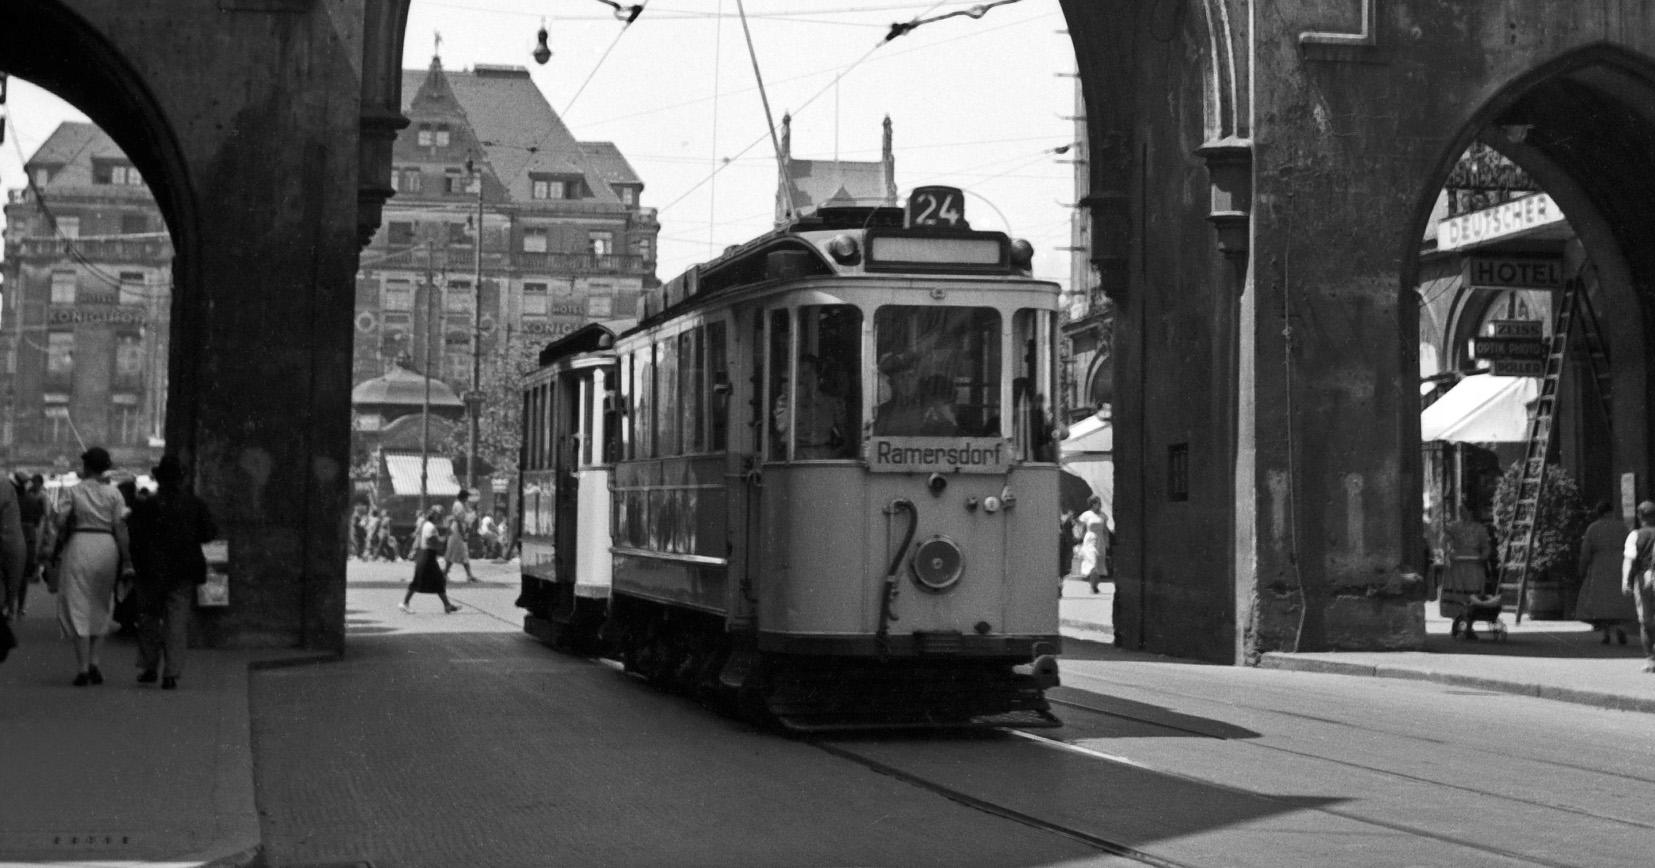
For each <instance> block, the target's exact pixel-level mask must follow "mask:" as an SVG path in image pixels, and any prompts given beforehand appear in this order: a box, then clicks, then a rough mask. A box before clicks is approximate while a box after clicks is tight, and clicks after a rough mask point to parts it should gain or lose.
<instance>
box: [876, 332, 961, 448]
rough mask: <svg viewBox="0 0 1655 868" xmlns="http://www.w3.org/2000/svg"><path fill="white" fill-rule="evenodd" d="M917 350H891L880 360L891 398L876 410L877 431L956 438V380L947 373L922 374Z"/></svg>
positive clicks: (957, 425) (886, 433)
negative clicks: (891, 351) (909, 351)
mask: <svg viewBox="0 0 1655 868" xmlns="http://www.w3.org/2000/svg"><path fill="white" fill-rule="evenodd" d="M917 362H918V358H917V356H916V354H914V353H908V352H894V353H887V354H886V355H885V357H884V358H882V359H880V360H879V373H880V374H881V375H883V377H884V385H885V389H884V390H883V391H886V392H888V395H889V397H888V398H886V400H885V401H884V402H883V403H881V404H880V405H879V407H878V408H876V409H875V411H874V423H873V430H874V433H875V434H885V435H897V436H910V437H915V436H917V437H952V436H954V435H955V434H958V433H959V420H958V418H957V417H956V415H955V412H954V383H953V381H952V380H951V379H950V378H949V377H948V375H947V374H942V373H935V372H933V373H930V374H925V375H924V376H921V375H920V371H919V368H918V364H917Z"/></svg>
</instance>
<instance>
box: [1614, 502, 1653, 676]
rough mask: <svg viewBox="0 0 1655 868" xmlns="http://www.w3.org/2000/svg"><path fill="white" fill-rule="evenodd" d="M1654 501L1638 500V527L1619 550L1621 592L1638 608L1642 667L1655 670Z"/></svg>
mask: <svg viewBox="0 0 1655 868" xmlns="http://www.w3.org/2000/svg"><path fill="white" fill-rule="evenodd" d="M1651 569H1655V501H1649V500H1646V501H1644V502H1643V503H1640V504H1638V529H1637V530H1635V531H1633V532H1632V533H1630V534H1628V535H1627V537H1626V547H1625V549H1623V550H1622V552H1621V593H1623V594H1626V595H1627V596H1629V597H1631V598H1632V603H1633V605H1634V606H1636V608H1637V610H1638V633H1639V638H1641V639H1642V640H1643V648H1644V671H1645V672H1655V577H1652V576H1651V572H1650V571H1651Z"/></svg>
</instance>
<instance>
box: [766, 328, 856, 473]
mask: <svg viewBox="0 0 1655 868" xmlns="http://www.w3.org/2000/svg"><path fill="white" fill-rule="evenodd" d="M824 373H825V372H824V371H822V364H821V361H820V360H819V359H817V358H816V357H815V356H813V355H808V354H806V355H802V356H800V357H799V383H798V390H797V393H798V397H799V406H798V409H797V410H795V411H793V412H792V413H791V414H790V413H789V412H788V411H789V410H790V409H791V408H790V407H789V406H788V392H787V384H786V383H785V381H784V382H783V384H782V391H781V394H780V395H778V396H777V397H776V408H775V410H774V411H773V413H774V415H775V419H776V431H777V432H778V433H779V434H780V435H781V436H782V437H784V438H785V437H787V436H789V435H790V434H795V435H796V436H795V437H794V443H793V457H794V458H796V459H813V458H815V459H821V458H839V457H842V456H843V455H844V452H845V446H846V441H845V435H844V431H845V399H844V397H843V396H841V395H839V394H835V392H836V391H837V390H836V389H834V387H833V378H832V377H829V376H824ZM790 416H791V418H790ZM794 425H796V426H797V430H796V431H794V429H793V427H792V426H794Z"/></svg>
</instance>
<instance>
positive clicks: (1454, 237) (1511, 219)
mask: <svg viewBox="0 0 1655 868" xmlns="http://www.w3.org/2000/svg"><path fill="white" fill-rule="evenodd" d="M1562 222H1563V211H1562V209H1560V208H1558V207H1557V203H1556V202H1553V201H1552V197H1550V196H1548V195H1546V194H1545V193H1536V194H1534V195H1532V196H1524V197H1523V198H1521V199H1513V200H1511V201H1510V202H1503V203H1501V204H1499V205H1496V206H1494V207H1493V208H1484V209H1483V210H1481V211H1473V212H1471V213H1470V214H1461V215H1460V216H1458V217H1450V218H1448V219H1447V220H1444V221H1442V222H1441V223H1438V224H1437V249H1438V250H1459V249H1460V248H1463V247H1476V246H1477V245H1479V244H1487V243H1488V242H1490V241H1495V240H1497V239H1500V238H1508V237H1510V236H1513V235H1520V234H1522V233H1524V232H1528V231H1530V230H1533V229H1539V228H1540V227H1542V226H1550V225H1552V224H1555V223H1562Z"/></svg>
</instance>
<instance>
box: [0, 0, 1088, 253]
mask: <svg viewBox="0 0 1655 868" xmlns="http://www.w3.org/2000/svg"><path fill="white" fill-rule="evenodd" d="M738 5H739V4H738V2H737V0H647V2H646V3H645V8H644V11H643V13H642V14H641V15H640V16H639V17H638V19H637V21H636V22H634V23H633V24H632V25H631V26H623V22H622V21H620V20H618V19H617V18H615V16H614V12H613V10H612V9H611V8H610V6H609V5H608V4H607V3H606V2H605V0H413V4H412V7H411V9H410V12H409V17H408V27H407V31H406V32H407V38H406V41H405V43H404V53H403V66H404V67H406V68H411V69H423V68H425V67H427V66H428V65H429V64H430V61H431V56H432V52H433V50H436V51H438V52H440V54H441V57H442V62H443V66H444V67H445V68H447V69H469V68H471V67H472V66H473V65H475V64H479V63H481V64H494V65H513V66H523V67H526V68H528V69H529V70H530V72H531V74H532V76H533V78H534V81H535V83H536V84H537V85H538V86H539V88H540V90H541V92H542V93H543V94H545V95H546V98H547V100H548V102H550V103H551V106H552V108H553V110H555V111H556V112H558V114H559V115H560V116H561V117H562V118H563V120H564V122H565V123H566V124H567V125H568V126H569V128H570V129H571V130H572V131H573V133H574V135H575V137H576V138H578V139H580V140H582V141H612V142H614V143H615V144H616V145H617V146H619V148H620V150H621V152H622V153H623V154H624V155H625V156H626V158H627V160H628V161H629V162H630V163H631V164H632V167H633V169H634V170H635V171H636V172H637V173H638V175H639V176H640V177H641V178H642V179H643V181H644V184H645V189H644V195H643V200H642V204H643V205H644V206H645V207H653V208H657V209H659V218H660V222H661V235H660V244H659V254H658V255H659V266H658V268H657V276H659V277H660V278H661V279H662V280H666V279H669V278H671V277H673V276H676V275H677V274H679V273H681V272H682V271H684V270H685V269H686V268H688V267H690V266H691V265H693V264H695V263H697V262H701V261H704V260H706V259H708V258H711V257H712V256H714V255H716V254H717V252H718V251H720V250H722V249H724V248H725V247H727V246H729V245H731V244H738V243H741V242H743V241H746V240H748V239H750V238H752V237H754V236H757V235H760V234H762V233H764V232H767V231H769V230H770V228H771V224H772V218H773V214H774V202H775V190H776V158H775V151H774V148H773V147H772V144H771V137H770V134H769V132H768V125H767V123H766V114H765V108H764V101H763V100H762V99H761V96H760V89H759V88H758V87H757V85H756V82H755V74H754V65H755V64H754V57H755V56H756V60H757V67H758V73H759V75H760V76H762V79H763V82H764V85H765V91H764V92H765V94H766V95H767V96H768V99H769V105H770V111H771V117H772V118H773V119H774V123H775V124H776V125H778V126H779V124H780V123H781V117H782V115H783V114H784V113H791V114H792V115H793V147H792V153H793V155H794V156H795V157H798V158H804V159H831V158H834V157H836V156H837V157H839V158H842V159H847V160H877V159H878V158H879V152H880V145H881V135H882V132H881V126H880V125H881V122H882V121H883V119H884V117H885V116H886V115H889V116H890V117H891V121H892V124H893V126H894V138H895V152H896V179H897V187H898V190H899V192H900V193H901V194H902V195H903V196H906V194H907V191H908V190H911V189H912V188H914V187H917V186H922V185H927V184H944V185H949V186H955V187H960V188H962V189H964V190H966V191H967V200H966V206H967V217H968V219H969V220H970V221H971V224H972V226H973V227H974V228H977V229H998V230H1002V231H1005V232H1007V234H1009V235H1011V236H1012V237H1014V238H1026V239H1028V240H1029V241H1030V242H1032V243H1033V244H1034V246H1035V251H1036V254H1035V274H1036V276H1037V277H1042V278H1046V279H1050V280H1054V281H1057V282H1058V283H1060V284H1064V285H1065V286H1066V285H1067V283H1068V274H1069V271H1068V269H1069V265H1068V262H1069V260H1068V256H1069V253H1068V252H1067V251H1064V250H1061V249H1060V248H1063V247H1066V246H1068V244H1069V217H1070V213H1071V208H1070V204H1071V203H1073V202H1074V200H1075V193H1074V181H1073V178H1074V168H1075V167H1074V166H1073V165H1072V164H1070V163H1068V162H1064V161H1068V160H1072V159H1074V157H1075V152H1074V151H1073V150H1070V151H1069V152H1068V153H1062V152H1060V151H1059V150H1058V149H1060V148H1063V147H1064V146H1066V145H1069V144H1070V143H1072V142H1073V141H1074V138H1075V131H1074V123H1073V121H1072V120H1070V119H1069V118H1070V116H1072V115H1074V114H1075V108H1074V78H1073V77H1072V73H1073V71H1074V68H1075V60H1074V49H1073V46H1072V45H1071V43H1070V42H1069V39H1068V36H1067V35H1066V34H1065V33H1064V26H1065V22H1064V20H1063V15H1062V13H1061V11H1060V10H1059V7H1058V2H1057V0H1015V2H1010V3H1006V4H1004V5H993V2H992V0H975V2H959V0H943V2H934V0H932V2H914V0H908V2H903V0H745V4H744V5H745V10H746V14H747V26H748V29H749V30H750V32H751V35H752V54H751V55H750V54H749V50H748V44H747V41H746V40H745V39H744V36H743V26H742V19H741V17H740V15H739V9H738ZM985 7H986V8H985ZM969 11H980V12H981V15H980V17H978V18H972V17H969V16H968V15H965V14H958V15H954V16H952V17H948V18H944V19H942V20H937V21H933V22H930V23H924V24H921V25H919V26H918V27H915V28H914V29H913V30H911V31H909V32H907V33H906V34H904V35H902V36H900V37H898V38H896V39H894V40H891V41H889V42H885V41H884V40H885V36H886V34H887V33H888V32H889V31H890V29H891V25H892V24H893V23H895V22H908V21H913V20H915V19H926V18H933V17H936V16H942V15H947V14H949V13H961V12H969ZM542 22H544V26H545V28H546V30H547V31H548V40H547V42H548V45H549V46H550V48H551V50H552V57H551V60H550V62H548V63H547V64H546V65H544V66H540V65H537V64H536V63H535V62H534V59H533V57H532V56H531V52H532V51H533V49H534V46H535V36H536V31H537V30H538V29H539V28H540V27H541V26H542ZM437 34H441V40H440V47H439V43H438V40H437ZM6 109H7V112H6V113H7V115H8V117H7V119H6V126H7V129H6V142H5V143H4V144H3V145H0V187H4V188H5V189H7V190H10V189H15V188H17V187H19V186H21V184H22V172H21V162H22V161H21V159H20V156H19V151H20V150H21V152H22V153H24V154H30V153H33V151H34V149H35V148H37V147H39V145H40V144H41V143H42V142H43V141H45V139H46V137H47V136H49V135H50V134H51V132H52V130H53V129H55V128H56V126H57V124H58V123H60V122H62V121H64V120H85V117H84V116H83V115H81V114H80V113H79V112H77V111H76V110H75V109H74V108H73V107H72V106H69V105H67V104H66V103H63V102H62V101H61V100H58V99H57V98H56V97H54V96H53V95H51V94H50V93H47V92H45V91H42V90H40V89H39V88H36V87H34V86H32V85H30V84H29V83H27V82H23V81H19V80H18V79H15V78H14V79H12V86H11V89H10V96H9V100H8V105H7V106H6Z"/></svg>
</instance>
